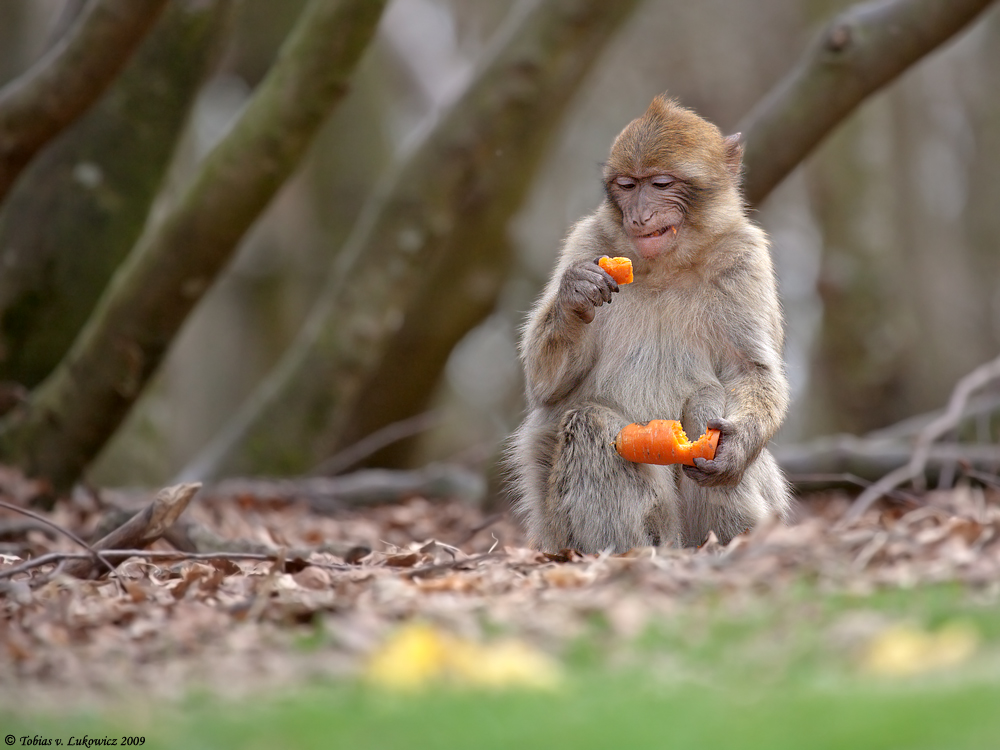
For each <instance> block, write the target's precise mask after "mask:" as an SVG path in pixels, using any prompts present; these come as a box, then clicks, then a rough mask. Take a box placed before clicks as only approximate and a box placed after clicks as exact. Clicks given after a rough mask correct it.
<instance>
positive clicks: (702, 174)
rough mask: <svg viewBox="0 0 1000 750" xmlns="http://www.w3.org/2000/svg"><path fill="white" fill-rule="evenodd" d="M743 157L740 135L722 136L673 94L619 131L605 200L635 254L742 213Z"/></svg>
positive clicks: (652, 253) (663, 248)
mask: <svg viewBox="0 0 1000 750" xmlns="http://www.w3.org/2000/svg"><path fill="white" fill-rule="evenodd" d="M742 157H743V147H742V146H741V145H740V143H739V134H737V135H734V136H729V137H728V138H725V137H723V135H722V133H721V132H720V131H719V129H718V128H717V127H715V125H712V124H711V123H710V122H707V121H706V120H703V119H702V118H700V117H699V116H698V115H696V114H695V113H694V112H692V111H691V110H689V109H686V108H684V107H682V106H680V105H679V104H678V103H677V102H675V101H674V100H672V99H667V98H666V97H663V96H657V97H656V98H655V99H653V102H652V104H650V105H649V109H647V110H646V113H645V114H644V115H643V116H642V117H639V118H637V119H635V120H633V121H632V122H630V123H629V124H628V125H627V126H626V127H625V129H624V130H623V131H622V132H621V133H619V135H618V137H617V138H616V139H615V142H614V144H613V145H612V147H611V156H610V157H609V158H608V161H607V163H606V164H605V165H604V187H605V191H606V192H607V198H608V202H609V204H610V206H611V207H612V208H613V209H614V211H616V212H617V216H618V218H619V220H620V221H621V226H622V229H623V231H624V232H625V234H626V235H627V236H628V238H629V239H630V240H631V241H632V244H633V245H634V246H635V248H636V250H637V251H638V253H639V254H640V255H641V256H642V257H643V258H645V259H646V260H653V259H654V258H657V257H659V256H661V255H663V254H665V253H669V252H670V251H672V250H674V249H675V248H677V247H678V246H679V243H681V242H682V241H683V240H684V238H685V237H686V236H688V235H692V234H695V235H698V234H700V235H704V234H705V233H706V232H710V231H711V230H712V224H713V223H716V222H717V220H718V218H720V217H721V216H723V215H729V214H732V212H733V210H735V211H736V212H738V213H739V214H741V215H742V199H741V198H740V197H739V181H740V170H741V160H742ZM720 208H723V209H726V210H723V211H721V212H720Z"/></svg>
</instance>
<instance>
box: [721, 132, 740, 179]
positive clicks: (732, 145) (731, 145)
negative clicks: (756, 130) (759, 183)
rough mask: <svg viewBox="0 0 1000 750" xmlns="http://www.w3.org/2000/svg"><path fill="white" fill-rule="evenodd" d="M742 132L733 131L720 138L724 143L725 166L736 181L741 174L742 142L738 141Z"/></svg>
mask: <svg viewBox="0 0 1000 750" xmlns="http://www.w3.org/2000/svg"><path fill="white" fill-rule="evenodd" d="M742 135H743V134H742V133H733V134H732V135H727V136H726V137H725V138H723V139H722V142H723V143H724V144H725V145H726V166H727V167H729V172H730V173H731V174H732V175H733V177H734V178H735V179H736V181H737V182H739V180H740V175H742V174H743V143H742V142H741V141H740V137H741V136H742Z"/></svg>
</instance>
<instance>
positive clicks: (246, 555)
mask: <svg viewBox="0 0 1000 750" xmlns="http://www.w3.org/2000/svg"><path fill="white" fill-rule="evenodd" d="M104 554H105V555H108V556H109V557H111V558H113V559H116V560H119V561H122V560H127V559H129V558H132V557H137V558H140V559H143V560H181V561H189V560H193V561H200V560H208V561H211V560H230V561H236V560H258V561H260V562H274V561H276V560H277V559H278V558H279V556H280V553H279V552H277V551H276V552H274V553H272V554H265V553H260V552H175V551H173V550H148V549H111V550H105V551H104ZM88 558H89V555H87V554H86V553H84V552H49V553H48V554H45V555H41V556H39V557H34V558H32V559H31V560H27V561H26V562H23V563H21V564H20V565H17V566H15V567H13V568H8V569H7V570H3V571H0V580H3V579H6V578H11V577H13V576H15V575H17V574H18V573H24V572H26V571H29V570H33V569H35V568H40V567H42V566H43V565H48V564H49V563H61V562H65V561H67V560H85V559H88ZM309 565H312V566H314V567H317V568H326V569H329V570H348V569H349V568H350V567H351V566H349V565H338V564H336V563H321V562H310V563H309ZM112 572H113V569H112Z"/></svg>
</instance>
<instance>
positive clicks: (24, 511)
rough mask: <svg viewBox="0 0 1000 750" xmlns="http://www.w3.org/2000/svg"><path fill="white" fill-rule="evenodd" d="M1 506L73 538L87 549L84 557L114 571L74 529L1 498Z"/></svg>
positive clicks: (99, 553) (112, 566)
mask: <svg viewBox="0 0 1000 750" xmlns="http://www.w3.org/2000/svg"><path fill="white" fill-rule="evenodd" d="M0 508H6V509H7V510H12V511H14V512H15V513H20V514H21V515H25V516H27V517H28V518H33V519H34V520H36V521H38V522H39V523H41V524H44V525H45V526H48V527H49V528H50V529H53V530H54V531H57V532H59V533H60V534H62V535H63V536H65V537H67V538H68V539H72V540H73V541H74V542H76V543H77V544H79V545H80V546H81V547H83V548H84V549H85V550H87V553H88V554H86V555H83V557H89V558H91V559H95V560H97V561H100V562H101V563H103V564H104V566H105V567H106V568H107V569H108V570H109V571H110V572H114V569H115V566H114V565H112V564H111V563H110V562H108V561H107V559H105V557H104V555H103V553H101V552H99V551H98V550H96V549H94V548H93V547H91V546H90V545H89V544H87V543H86V542H85V541H83V539H81V538H80V537H78V536H77V535H76V534H74V533H73V532H72V531H70V530H69V529H65V528H63V527H62V526H60V525H59V524H57V523H56V522H55V521H50V520H49V519H48V518H46V517H45V516H43V515H41V514H40V513H35V512H34V511H33V510H28V509H27V508H21V507H19V506H17V505H13V504H12V503H8V502H4V501H3V500H0Z"/></svg>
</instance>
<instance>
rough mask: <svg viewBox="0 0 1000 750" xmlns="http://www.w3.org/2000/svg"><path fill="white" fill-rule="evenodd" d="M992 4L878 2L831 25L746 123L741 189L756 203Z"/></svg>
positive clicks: (970, 0) (967, 0) (971, 0)
mask: <svg viewBox="0 0 1000 750" xmlns="http://www.w3.org/2000/svg"><path fill="white" fill-rule="evenodd" d="M991 2H992V0H948V2H941V0H876V1H875V2H868V3H860V4H858V5H855V6H853V7H851V8H849V9H847V10H846V11H845V12H843V13H841V14H840V15H839V16H837V17H836V18H835V19H834V20H833V21H831V22H830V23H829V24H827V26H826V28H824V29H823V31H822V32H821V33H820V34H819V36H818V37H817V38H816V39H815V41H814V42H813V43H812V45H811V46H810V47H809V49H808V50H807V51H806V53H805V55H804V56H803V58H802V60H801V61H800V62H799V64H798V65H797V66H796V67H795V68H794V69H793V70H792V71H791V72H790V73H789V74H788V75H786V76H785V77H784V78H783V79H782V80H781V81H780V82H779V83H778V84H777V85H776V86H775V87H774V88H773V89H772V90H771V92H770V93H769V94H768V95H767V96H765V97H764V98H763V99H762V100H761V101H760V102H759V103H758V104H757V106H756V107H754V109H753V110H751V112H750V113H749V114H748V115H747V116H746V117H745V118H744V119H743V121H742V122H741V123H740V125H739V127H738V130H739V131H740V132H742V133H743V139H744V142H745V144H746V146H745V156H744V163H745V164H746V169H747V173H746V179H745V181H744V190H745V194H746V198H747V201H749V202H750V203H751V204H759V203H760V202H761V201H763V200H764V198H766V197H767V195H768V194H769V193H770V192H771V190H773V189H774V188H775V187H776V186H777V185H778V183H780V182H781V181H782V180H783V179H784V178H785V177H786V176H787V175H788V173H789V172H791V171H792V170H793V169H794V168H795V167H796V166H797V165H798V164H799V163H800V162H801V161H802V160H803V159H804V158H805V157H806V155H808V154H809V152H810V151H812V149H813V148H814V147H815V146H816V145H817V144H818V143H819V142H820V141H821V140H822V139H823V138H824V137H825V136H826V135H827V134H828V133H829V132H830V131H831V130H833V129H834V128H835V127H836V126H837V125H838V124H840V122H841V121H843V119H844V118H845V117H847V115H848V114H850V112H851V111H852V110H853V109H854V108H855V107H857V106H858V105H859V104H860V103H861V102H862V101H864V99H865V98H867V97H868V96H869V95H870V94H872V93H874V92H875V91H877V90H878V89H880V88H881V87H882V86H884V85H886V84H887V83H889V82H890V81H892V80H893V79H895V78H896V77H897V76H898V75H899V74H900V73H902V72H903V71H904V70H906V69H907V68H908V67H909V66H910V65H912V64H913V63H915V62H916V61H917V60H919V59H920V58H921V57H923V56H924V55H926V54H928V53H929V52H931V51H932V50H933V49H935V48H937V47H939V46H940V45H942V44H943V43H944V42H946V41H948V40H949V39H950V38H951V37H952V36H954V35H955V34H957V33H958V32H959V31H961V30H962V29H963V28H964V27H965V26H967V25H968V24H969V23H970V22H971V21H973V20H974V19H975V18H976V16H978V15H979V14H980V13H982V12H983V11H984V10H985V9H986V8H987V7H988V6H989V5H990V4H991Z"/></svg>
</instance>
